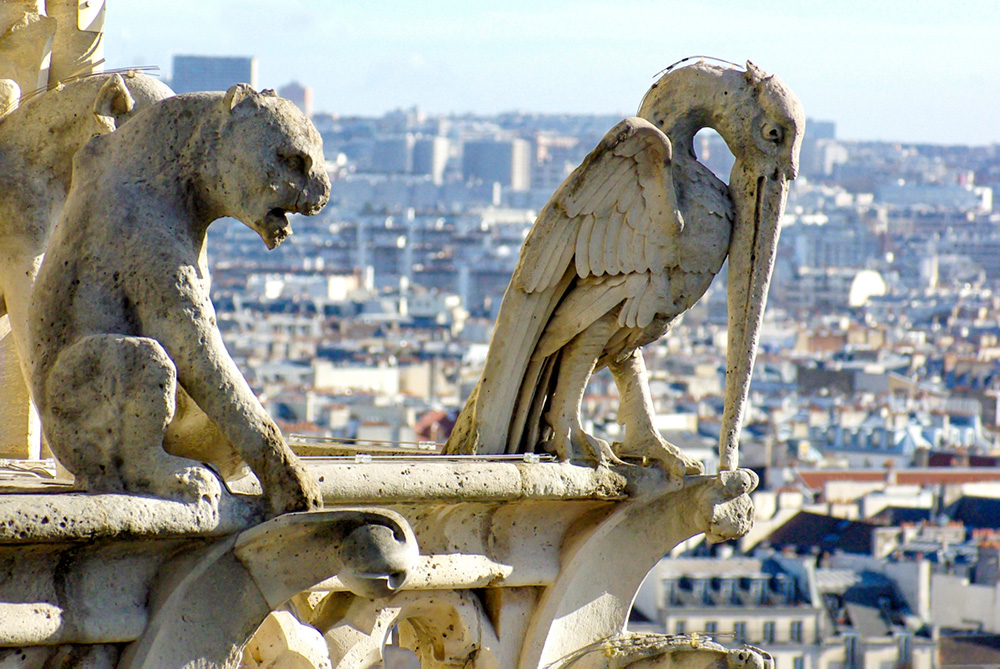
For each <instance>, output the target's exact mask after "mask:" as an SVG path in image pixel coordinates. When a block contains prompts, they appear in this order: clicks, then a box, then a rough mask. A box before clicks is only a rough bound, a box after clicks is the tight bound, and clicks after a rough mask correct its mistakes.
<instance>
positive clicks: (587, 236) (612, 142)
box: [513, 118, 683, 293]
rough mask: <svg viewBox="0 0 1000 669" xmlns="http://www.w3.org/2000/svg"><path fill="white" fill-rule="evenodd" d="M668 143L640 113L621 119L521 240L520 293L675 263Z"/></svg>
mask: <svg viewBox="0 0 1000 669" xmlns="http://www.w3.org/2000/svg"><path fill="white" fill-rule="evenodd" d="M670 159H671V147H670V140H669V139H667V136H666V135H664V134H663V133H662V132H661V131H660V130H659V129H658V128H657V127H656V126H654V125H652V124H651V123H649V122H648V121H645V120H643V119H641V118H628V119H625V120H624V121H621V122H620V123H618V125H616V126H615V127H614V128H612V129H611V131H610V132H608V134H607V135H605V136H604V139H603V140H601V143H600V144H598V146H597V148H595V149H594V151H592V152H591V153H590V155H588V156H587V158H586V159H585V160H584V161H583V163H582V164H581V165H580V166H579V167H578V168H577V169H576V170H574V171H573V173H572V174H571V175H570V176H569V177H568V178H567V179H566V181H565V182H563V184H562V185H561V186H560V187H559V189H558V190H557V191H556V193H555V195H553V196H552V199H551V200H550V201H549V203H548V204H546V205H545V207H544V208H543V209H542V211H541V212H540V213H539V215H538V219H537V220H536V221H535V224H534V226H532V228H531V231H530V232H529V233H528V237H527V239H525V242H524V247H523V248H522V250H521V257H520V260H519V261H518V265H517V269H516V270H515V272H514V279H513V280H514V282H515V285H516V286H517V287H519V288H520V289H521V290H523V291H524V292H526V293H534V292H540V291H544V290H547V289H548V288H551V287H552V286H554V285H556V284H557V283H558V282H559V281H560V280H561V279H562V278H563V274H565V272H566V270H567V268H568V267H569V266H570V264H571V263H573V264H574V265H575V267H576V274H577V276H579V277H580V278H582V279H583V278H587V277H590V276H602V275H605V274H608V275H616V274H634V273H644V272H648V271H649V270H652V271H653V272H657V273H658V272H660V271H662V270H663V269H664V268H665V267H670V266H675V265H676V264H677V258H676V252H677V251H676V250H677V243H676V239H677V236H678V235H679V234H680V232H681V231H682V229H683V221H682V219H681V217H680V213H679V212H678V211H677V201H676V197H675V194H674V187H673V181H672V180H671V178H670Z"/></svg>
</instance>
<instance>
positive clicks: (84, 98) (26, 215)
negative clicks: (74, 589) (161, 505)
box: [0, 72, 173, 458]
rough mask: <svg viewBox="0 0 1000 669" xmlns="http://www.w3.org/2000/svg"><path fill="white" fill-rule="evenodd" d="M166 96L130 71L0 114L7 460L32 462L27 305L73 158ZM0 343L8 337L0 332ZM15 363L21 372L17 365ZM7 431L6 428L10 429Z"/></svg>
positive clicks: (0, 397)
mask: <svg viewBox="0 0 1000 669" xmlns="http://www.w3.org/2000/svg"><path fill="white" fill-rule="evenodd" d="M171 95H173V92H172V91H171V90H170V89H169V88H167V87H166V86H165V85H164V84H162V83H161V82H160V81H158V80H156V79H154V78H152V77H148V76H146V75H143V74H140V73H137V72H127V73H124V74H121V75H119V74H107V75H93V76H89V77H85V78H83V79H78V80H76V81H73V82H71V83H69V84H66V85H65V86H59V87H57V88H55V89H53V90H50V91H46V92H43V93H41V94H39V95H36V96H33V97H30V98H28V99H27V100H25V101H24V102H23V103H22V104H21V105H20V107H18V108H17V109H14V110H13V111H10V112H9V113H7V114H6V115H2V114H0V317H2V316H3V315H4V314H6V315H7V319H6V320H8V321H9V326H8V327H7V328H3V329H4V330H9V337H10V338H12V340H11V341H5V346H11V345H14V346H16V355H11V356H9V357H6V358H5V359H4V360H3V372H2V373H3V375H4V389H3V391H0V402H2V403H3V404H4V405H6V406H9V407H10V410H11V411H17V412H18V414H20V415H23V416H24V418H23V419H21V418H20V416H19V417H18V421H19V422H18V423H17V424H16V425H18V426H23V427H22V428H21V429H20V430H18V431H17V433H15V432H14V430H13V429H11V432H5V435H4V437H3V441H4V443H5V444H6V443H10V447H9V448H8V449H5V450H4V451H0V453H3V454H5V455H7V456H8V457H11V456H13V457H18V456H19V457H29V458H38V457H39V443H40V442H39V436H40V435H39V434H38V430H37V429H36V430H35V433H32V432H31V429H32V428H33V427H34V426H35V425H36V424H37V418H36V417H35V416H34V415H33V413H34V412H33V411H32V410H31V409H30V408H29V405H28V404H27V401H26V400H27V397H28V394H27V393H28V391H27V390H26V389H25V390H22V389H21V387H19V384H20V386H24V388H27V383H26V382H25V381H21V380H19V379H18V378H17V377H18V376H19V375H20V373H23V376H24V379H27V378H28V375H29V372H30V370H29V368H28V364H27V360H28V307H29V304H30V299H31V290H32V287H33V285H34V282H35V277H36V275H37V274H38V267H39V265H40V264H41V262H42V257H43V255H44V253H45V247H46V244H47V243H48V240H49V237H50V236H51V234H52V229H53V227H54V226H55V223H56V219H57V218H58V216H59V213H60V212H61V211H62V207H63V204H64V203H65V201H66V194H67V193H68V192H69V187H70V177H71V174H72V160H73V154H74V153H76V151H77V149H79V148H80V147H81V146H83V144H84V143H86V142H87V141H88V140H89V139H90V138H91V137H93V136H94V135H98V134H105V133H109V132H112V131H113V130H114V129H115V128H117V127H118V126H119V125H121V124H122V123H124V122H126V121H127V120H128V119H129V118H131V117H132V116H133V115H134V114H135V113H136V112H138V111H140V110H142V109H145V108H146V107H148V106H149V105H151V104H153V103H155V102H158V101H159V100H162V99H164V98H166V97H169V96H171ZM0 338H4V339H7V338H8V333H7V332H5V331H0ZM19 363H20V366H19ZM13 427H14V426H11V428H13Z"/></svg>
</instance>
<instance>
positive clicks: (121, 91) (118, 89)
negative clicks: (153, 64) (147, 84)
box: [94, 74, 135, 132]
mask: <svg viewBox="0 0 1000 669" xmlns="http://www.w3.org/2000/svg"><path fill="white" fill-rule="evenodd" d="M134 107H135V100H134V99H133V98H132V94H131V93H129V91H128V87H127V86H125V81H124V80H123V79H122V78H121V75H118V74H113V75H111V77H110V78H109V79H108V80H107V81H106V82H104V85H103V86H101V90H99V91H98V92H97V97H96V98H95V99H94V117H95V118H96V119H97V122H98V123H100V124H101V125H102V126H104V127H105V128H107V132H114V130H115V129H116V128H117V127H118V126H119V125H121V122H122V120H123V119H124V118H125V115H126V114H128V113H129V112H130V111H132V109H133V108H134Z"/></svg>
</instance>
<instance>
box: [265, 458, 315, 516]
mask: <svg viewBox="0 0 1000 669" xmlns="http://www.w3.org/2000/svg"><path fill="white" fill-rule="evenodd" d="M282 483H283V485H277V486H271V489H269V490H265V491H264V494H265V495H266V496H267V508H268V511H267V517H268V518H273V517H275V516H280V515H282V514H284V513H292V512H294V511H315V510H316V509H322V508H323V494H322V492H321V491H320V488H319V484H318V483H317V482H316V480H315V479H314V478H313V477H312V475H310V474H309V472H307V471H306V470H305V469H304V468H303V467H302V466H301V465H293V466H292V467H289V469H288V476H287V477H286V478H285V480H284V481H282Z"/></svg>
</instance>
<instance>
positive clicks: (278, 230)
mask: <svg viewBox="0 0 1000 669" xmlns="http://www.w3.org/2000/svg"><path fill="white" fill-rule="evenodd" d="M285 214H286V211H285V210H284V209H282V208H281V207H275V208H274V209H271V210H270V211H268V212H267V214H266V215H265V216H264V225H263V230H261V231H260V232H261V237H262V238H263V240H264V244H266V245H267V248H268V249H274V248H276V247H277V246H278V244H280V243H281V242H283V241H285V239H287V238H288V236H289V235H291V234H292V226H291V224H290V223H289V222H288V216H286V215H285Z"/></svg>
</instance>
